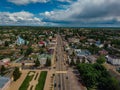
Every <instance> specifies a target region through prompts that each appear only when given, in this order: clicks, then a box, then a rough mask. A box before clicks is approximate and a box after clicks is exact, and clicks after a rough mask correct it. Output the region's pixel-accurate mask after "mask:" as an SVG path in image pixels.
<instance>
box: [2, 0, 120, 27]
mask: <svg viewBox="0 0 120 90" xmlns="http://www.w3.org/2000/svg"><path fill="white" fill-rule="evenodd" d="M0 25H20V26H21V25H22V26H23V25H24V26H72V27H86V26H87V27H89V26H91V27H119V26H120V0H0Z"/></svg>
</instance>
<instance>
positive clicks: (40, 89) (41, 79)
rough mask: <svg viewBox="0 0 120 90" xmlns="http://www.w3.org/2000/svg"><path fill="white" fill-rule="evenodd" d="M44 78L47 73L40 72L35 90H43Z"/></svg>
mask: <svg viewBox="0 0 120 90" xmlns="http://www.w3.org/2000/svg"><path fill="white" fill-rule="evenodd" d="M46 76H47V71H42V72H41V74H40V76H39V79H38V84H37V85H36V87H35V90H44V84H45V81H46Z"/></svg>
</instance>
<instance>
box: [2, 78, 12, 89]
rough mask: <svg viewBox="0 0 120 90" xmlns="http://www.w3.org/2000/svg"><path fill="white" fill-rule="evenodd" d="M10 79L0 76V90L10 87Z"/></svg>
mask: <svg viewBox="0 0 120 90" xmlns="http://www.w3.org/2000/svg"><path fill="white" fill-rule="evenodd" d="M10 82H11V80H10V78H8V77H1V76H0V90H7V88H8V87H9V85H10Z"/></svg>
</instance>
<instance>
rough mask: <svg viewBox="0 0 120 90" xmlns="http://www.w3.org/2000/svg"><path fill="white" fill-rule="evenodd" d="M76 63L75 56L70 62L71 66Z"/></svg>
mask: <svg viewBox="0 0 120 90" xmlns="http://www.w3.org/2000/svg"><path fill="white" fill-rule="evenodd" d="M74 65H75V62H74V60H73V58H72V59H71V62H70V66H74Z"/></svg>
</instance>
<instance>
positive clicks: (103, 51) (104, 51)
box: [99, 49, 108, 55]
mask: <svg viewBox="0 0 120 90" xmlns="http://www.w3.org/2000/svg"><path fill="white" fill-rule="evenodd" d="M99 54H100V55H107V54H108V51H106V50H104V49H103V50H100V51H99Z"/></svg>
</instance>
